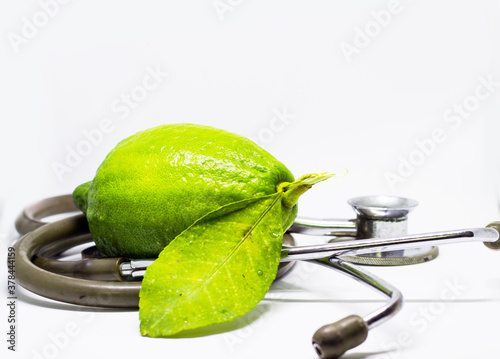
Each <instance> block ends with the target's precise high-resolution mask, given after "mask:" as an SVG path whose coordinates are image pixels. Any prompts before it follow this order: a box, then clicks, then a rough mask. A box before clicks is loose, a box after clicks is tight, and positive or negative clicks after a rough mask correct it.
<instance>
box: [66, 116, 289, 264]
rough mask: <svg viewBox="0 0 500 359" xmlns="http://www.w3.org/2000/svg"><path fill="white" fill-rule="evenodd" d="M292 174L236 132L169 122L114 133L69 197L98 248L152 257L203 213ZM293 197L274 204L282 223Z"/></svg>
mask: <svg viewBox="0 0 500 359" xmlns="http://www.w3.org/2000/svg"><path fill="white" fill-rule="evenodd" d="M293 181H294V178H293V175H292V173H291V172H290V171H289V170H288V169H287V168H286V167H285V166H284V165H283V164H282V163H281V162H279V161H278V160H277V159H275V158H274V157H273V156H272V155H271V154H269V153H268V152H267V151H265V150H264V149H262V148H261V147H259V146H258V145H257V144H255V143H254V142H252V141H250V140H248V139H246V138H244V137H242V136H239V135H236V134H233V133H230V132H227V131H224V130H221V129H216V128H213V127H208V126H201V125H194V124H173V125H163V126H158V127H155V128H151V129H148V130H145V131H142V132H139V133H137V134H135V135H133V136H131V137H129V138H127V139H125V140H123V141H121V142H120V143H119V144H118V145H117V146H116V147H115V148H114V149H113V150H111V152H110V153H109V154H108V155H107V156H106V158H105V159H104V161H103V162H102V164H101V165H100V166H99V168H98V169H97V172H96V174H95V177H94V179H93V180H92V181H90V182H86V183H84V184H82V185H80V186H78V187H77V188H76V189H75V191H74V192H73V200H74V202H75V204H76V205H77V207H78V208H80V209H81V210H82V211H83V212H84V213H85V215H86V217H87V220H88V222H89V228H90V232H91V234H92V237H93V239H94V241H95V243H96V245H97V248H98V250H99V252H100V253H101V254H102V255H104V256H124V257H129V258H153V257H157V256H158V254H159V253H160V252H161V251H162V250H163V249H164V248H165V247H166V246H167V245H168V244H169V242H170V241H172V240H173V239H174V238H175V237H176V236H177V235H178V234H180V233H181V232H182V231H184V230H185V229H186V228H187V227H189V226H190V225H191V224H193V223H194V222H195V221H196V220H198V219H199V218H201V217H202V216H204V215H205V214H207V213H209V212H211V211H214V210H216V209H218V208H220V207H221V206H223V205H226V204H229V203H232V202H236V201H240V200H244V199H248V198H253V197H258V196H264V195H270V194H273V193H276V192H277V190H278V188H279V186H280V184H281V186H283V184H284V183H290V182H293ZM295 202H296V201H292V202H291V203H288V202H284V203H283V204H282V207H283V211H282V213H283V214H282V216H283V218H282V222H283V228H284V229H287V228H288V227H289V226H290V225H291V224H292V223H293V220H294V219H295V216H296V214H297V205H296V204H295Z"/></svg>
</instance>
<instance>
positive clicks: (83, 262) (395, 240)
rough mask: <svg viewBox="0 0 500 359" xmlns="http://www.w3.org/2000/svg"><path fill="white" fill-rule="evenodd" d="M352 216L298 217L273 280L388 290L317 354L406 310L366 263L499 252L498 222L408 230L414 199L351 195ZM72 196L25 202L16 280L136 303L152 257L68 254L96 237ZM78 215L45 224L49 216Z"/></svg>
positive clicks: (54, 292) (42, 289)
mask: <svg viewBox="0 0 500 359" xmlns="http://www.w3.org/2000/svg"><path fill="white" fill-rule="evenodd" d="M348 203H349V204H350V205H351V206H352V208H353V209H354V211H355V212H356V218H355V219H349V220H330V219H328V220H327V219H325V220H317V219H306V218H297V220H296V221H295V223H294V224H293V225H292V227H291V228H290V229H289V231H288V232H287V233H286V234H285V236H284V245H283V248H282V251H281V263H280V266H279V269H278V273H277V276H276V279H279V278H281V277H283V276H284V275H285V274H287V273H288V272H289V271H290V270H291V269H292V267H293V265H294V264H295V262H296V261H298V260H304V261H309V262H312V263H316V264H320V265H322V266H326V267H328V268H331V269H334V270H336V271H338V272H341V273H343V274H345V275H347V276H349V277H351V278H353V279H356V280H357V281H359V282H362V283H364V284H366V285H368V286H370V287H372V288H373V289H375V290H377V291H379V292H381V293H382V294H384V295H386V296H387V297H388V298H389V300H388V301H387V303H385V304H384V305H383V306H382V307H381V308H379V309H377V310H375V311H374V312H372V313H369V314H368V315H365V316H364V317H360V316H358V315H351V316H348V317H346V318H343V319H341V320H339V321H337V322H335V323H332V324H327V325H325V326H323V327H321V328H319V329H318V330H317V331H316V333H315V334H314V335H313V338H312V344H313V347H314V349H315V350H316V352H317V354H318V355H319V357H320V358H337V357H340V356H341V355H342V354H344V353H345V352H346V351H347V350H349V349H352V348H354V347H356V346H358V345H360V344H361V343H363V342H364V341H365V339H366V338H367V336H368V331H369V330H370V329H372V328H374V327H376V326H378V325H380V324H382V323H384V322H385V321H387V320H388V319H390V318H391V317H393V316H394V315H395V314H396V313H398V311H399V310H400V309H401V307H402V305H403V296H402V294H401V292H400V291H399V290H398V289H396V288H395V287H393V286H392V285H391V284H389V283H387V282H386V281H384V280H383V279H381V278H378V277H377V276H375V275H373V274H371V273H370V272H368V271H367V270H365V269H364V268H361V267H360V266H359V265H357V264H361V265H363V264H364V265H389V266H397V265H408V264H416V263H423V262H427V261H430V260H432V259H434V258H436V257H437V256H438V247H437V246H438V245H441V244H450V243H459V242H478V241H481V242H484V244H485V245H486V246H487V247H488V248H491V249H500V239H499V232H500V222H493V223H490V224H489V225H488V226H486V227H485V228H472V229H464V230H452V231H442V232H434V233H427V234H418V235H407V219H408V214H409V213H410V211H411V210H412V209H413V208H415V207H416V206H417V202H416V201H414V200H411V199H407V198H402V197H394V196H365V197H357V198H353V199H350V200H349V201H348ZM77 211H78V210H77V208H76V207H75V206H74V204H73V202H72V197H71V195H63V196H58V197H52V198H47V199H44V200H42V201H40V202H37V203H35V204H33V205H30V206H27V207H26V208H25V209H24V210H23V211H22V213H21V214H20V215H19V216H18V218H17V220H16V229H17V231H18V232H19V233H20V234H22V235H23V236H22V237H21V239H20V240H19V241H17V243H16V244H15V246H14V248H15V251H16V277H17V281H18V283H19V284H20V285H21V286H23V287H24V288H25V289H27V290H29V291H31V292H33V293H36V294H38V295H41V296H44V297H47V298H50V299H54V300H57V301H61V302H66V303H72V304H77V305H85V306H98V307H110V308H131V307H134V308H135V307H137V306H138V303H139V290H140V286H141V281H140V280H141V278H142V276H143V275H144V273H145V271H146V268H147V266H148V265H149V264H151V263H152V262H153V260H152V259H129V258H106V257H101V256H100V255H99V253H98V252H97V250H96V248H95V246H90V247H89V246H88V245H87V247H86V248H85V249H84V250H83V251H82V252H81V259H78V260H67V258H66V260H61V259H64V257H65V253H67V252H68V251H69V250H70V249H72V248H74V247H76V246H80V245H84V244H88V243H90V242H92V237H91V236H90V233H89V230H88V224H87V220H86V218H85V216H84V215H83V214H81V213H80V214H77ZM73 212H74V213H75V215H72V216H69V217H66V218H64V219H61V220H58V221H55V222H51V223H47V222H45V221H43V219H44V218H46V217H48V216H51V215H56V214H62V213H66V214H67V213H73ZM293 233H301V234H306V235H314V236H326V238H328V239H329V241H328V243H324V244H318V245H308V246H295V245H294V244H295V241H294V238H293V236H292V234H293Z"/></svg>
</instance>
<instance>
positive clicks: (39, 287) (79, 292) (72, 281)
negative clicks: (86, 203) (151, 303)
mask: <svg viewBox="0 0 500 359" xmlns="http://www.w3.org/2000/svg"><path fill="white" fill-rule="evenodd" d="M86 233H88V224H87V220H86V218H85V216H84V215H77V216H73V217H69V218H65V219H62V220H60V221H57V222H52V223H49V224H46V225H43V226H42V227H40V228H38V229H36V230H34V231H33V232H30V233H28V234H26V235H25V236H24V237H22V238H21V239H20V240H19V241H18V242H17V243H16V245H15V246H14V248H15V250H16V262H15V265H16V278H17V282H18V283H19V284H20V285H21V286H23V287H24V288H26V289H27V290H29V291H31V292H33V293H36V294H38V295H41V296H43V297H47V298H50V299H54V300H58V301H61V302H66V303H72V304H78V305H85V306H98V307H108V308H137V307H138V304H139V290H140V288H141V283H140V282H117V281H97V280H87V279H80V278H73V277H67V276H64V275H60V274H57V273H52V272H49V271H47V270H44V269H42V268H40V267H38V266H37V265H35V264H34V263H33V259H34V258H35V257H36V254H37V251H39V250H41V249H42V248H43V247H45V246H48V245H50V244H51V243H53V242H54V241H58V240H64V239H67V238H71V237H75V236H79V235H83V234H86Z"/></svg>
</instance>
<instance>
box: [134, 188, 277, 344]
mask: <svg viewBox="0 0 500 359" xmlns="http://www.w3.org/2000/svg"><path fill="white" fill-rule="evenodd" d="M282 197H283V192H281V191H279V192H278V193H275V194H273V195H270V196H265V197H259V198H253V199H248V200H243V201H239V202H235V203H231V204H229V205H226V206H223V207H221V208H219V209H217V210H215V211H213V212H211V213H209V214H208V215H206V216H204V217H202V218H201V219H199V220H198V221H196V222H195V223H194V224H193V225H192V226H191V227H189V228H188V229H186V230H185V231H184V232H182V233H181V234H179V235H178V236H177V237H176V238H175V239H174V240H173V241H172V242H171V243H170V244H169V245H168V246H167V247H165V249H164V250H163V251H162V252H161V254H160V256H159V257H158V259H157V260H156V261H155V262H154V263H153V264H152V265H150V266H149V267H148V269H147V270H146V274H145V276H144V279H143V281H142V286H141V291H140V301H139V308H140V309H139V318H140V320H141V334H142V335H149V336H151V337H162V336H169V335H173V334H175V333H178V332H180V331H183V330H187V329H194V328H198V327H203V326H207V325H210V324H215V323H223V322H227V321H230V320H233V319H234V318H236V317H239V316H241V315H243V314H245V313H247V312H248V311H249V310H251V309H252V308H254V307H255V306H256V305H257V304H258V303H259V301H260V300H262V298H264V296H265V294H266V292H267V290H268V289H269V287H270V285H271V283H272V282H273V280H274V278H275V276H276V273H277V269H278V264H279V260H280V253H281V246H282V241H283V228H282V215H281V214H282V212H281V211H282V205H281V202H282V201H281V200H282Z"/></svg>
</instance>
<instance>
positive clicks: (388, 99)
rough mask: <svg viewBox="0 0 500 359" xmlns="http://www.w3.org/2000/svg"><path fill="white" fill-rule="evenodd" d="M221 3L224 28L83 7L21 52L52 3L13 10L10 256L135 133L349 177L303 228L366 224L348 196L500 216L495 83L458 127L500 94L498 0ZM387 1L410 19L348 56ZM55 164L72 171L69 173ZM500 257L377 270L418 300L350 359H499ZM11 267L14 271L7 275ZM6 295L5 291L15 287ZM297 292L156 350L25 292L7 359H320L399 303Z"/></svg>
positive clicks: (8, 116) (446, 216) (181, 9)
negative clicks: (166, 129) (247, 143)
mask: <svg viewBox="0 0 500 359" xmlns="http://www.w3.org/2000/svg"><path fill="white" fill-rule="evenodd" d="M42 2H43V3H45V2H44V1H42ZM215 3H217V4H220V3H225V4H229V5H227V6H229V8H231V9H232V10H231V11H229V10H228V11H227V12H224V13H223V14H222V18H221V17H220V16H219V15H218V13H217V11H216V10H215V8H214V6H213V4H214V2H213V1H203V2H202V1H198V2H194V3H193V2H176V4H175V5H174V4H163V3H161V4H160V2H156V3H153V2H148V3H144V2H132V1H108V2H106V3H105V4H103V3H102V2H98V1H86V2H81V1H72V2H69V3H68V4H66V5H61V6H60V7H59V10H58V12H57V13H55V14H54V16H53V17H50V18H47V19H48V21H47V25H46V26H43V27H40V28H39V29H38V32H37V33H36V34H34V36H32V37H31V38H30V39H27V40H26V41H25V43H22V44H20V45H19V48H18V50H19V52H18V53H16V51H15V48H14V46H12V44H11V42H10V39H11V38H12V36H14V35H12V34H17V35H19V36H20V35H22V30H23V26H24V25H23V24H24V20H23V19H24V18H28V19H32V17H33V16H34V15H35V16H40V15H37V14H39V12H40V11H41V10H40V9H41V7H40V4H39V3H38V2H36V1H31V2H19V3H14V2H9V3H3V4H2V5H0V22H1V23H2V30H1V31H2V34H3V39H4V41H3V42H2V43H1V44H0V52H1V57H0V58H1V59H2V60H1V61H2V66H1V68H0V78H1V79H2V80H1V82H0V91H1V95H2V98H3V99H4V101H2V106H0V118H1V124H2V129H1V131H0V156H1V157H0V158H1V160H2V163H1V164H2V179H1V187H0V188H1V190H0V200H1V202H0V214H1V219H2V222H1V228H0V231H1V232H0V234H1V236H2V241H3V245H2V253H1V257H2V258H5V257H6V248H7V246H8V245H9V244H10V243H11V242H12V241H13V240H14V239H15V238H16V235H15V233H14V229H13V220H14V218H15V216H16V215H17V213H18V212H19V210H21V208H22V207H23V206H25V205H26V204H28V203H31V202H33V201H36V200H38V199H41V198H44V197H47V196H52V195H57V194H64V193H69V192H71V191H72V190H73V189H74V187H76V186H77V185H78V184H80V183H81V182H84V181H87V180H89V179H90V178H92V176H93V173H94V172H95V170H96V168H97V166H98V165H99V164H100V162H101V161H102V159H103V158H104V156H105V155H106V153H107V152H108V151H109V150H110V149H111V148H113V147H114V145H115V144H116V143H117V142H118V141H119V140H121V139H123V138H125V137H126V136H129V135H131V134H133V133H135V132H137V131H139V130H143V129H146V128H149V127H152V126H156V125H159V124H163V123H175V122H195V123H201V124H207V125H212V126H215V127H220V128H224V129H227V130H230V131H233V132H237V133H239V134H242V135H244V136H247V137H251V138H256V140H257V142H259V143H260V144H263V145H265V147H266V148H267V149H268V150H269V151H270V152H271V153H273V154H274V155H275V156H276V157H277V158H278V159H280V160H281V161H282V162H284V163H285V164H286V165H287V166H288V167H289V168H290V169H291V170H292V171H293V172H294V174H296V176H299V175H301V174H303V173H308V172H316V171H329V170H332V169H333V170H335V169H338V168H347V169H348V170H349V174H348V175H347V176H345V177H343V178H338V179H334V180H331V181H328V182H325V183H323V184H321V185H318V186H317V188H315V189H314V190H312V191H310V193H308V194H307V195H305V196H304V197H303V199H302V200H301V214H302V215H308V216H334V217H351V216H352V213H351V210H350V209H349V208H348V206H347V205H346V204H345V201H346V200H347V199H348V198H349V197H352V196H358V195H364V194H373V193H389V194H398V195H403V196H407V197H412V198H415V199H417V200H419V202H420V206H419V207H418V209H417V210H415V212H414V213H413V214H412V215H411V218H410V231H411V232H412V233H417V232H427V231H434V230H439V229H453V228H462V227H464V228H465V227H469V226H472V227H478V226H483V225H485V224H487V223H489V222H490V221H492V220H495V219H497V218H498V214H499V213H498V206H497V202H496V199H495V185H494V184H495V183H500V181H499V180H498V178H497V179H496V180H495V177H494V175H495V173H496V172H498V166H497V167H496V169H497V170H495V169H494V167H492V166H487V164H492V163H500V162H499V160H498V156H497V153H494V152H493V151H491V150H490V149H491V148H492V147H494V146H493V145H491V146H492V147H491V148H490V147H488V146H489V145H487V143H486V140H487V139H488V140H490V139H491V140H494V139H495V136H496V137H497V138H498V135H499V134H498V133H496V132H494V130H493V128H494V126H496V125H497V124H498V121H499V102H500V101H499V98H500V97H499V96H500V95H499V92H500V91H499V90H500V87H498V86H496V85H495V86H493V87H492V90H491V91H490V92H484V88H483V92H482V94H483V95H485V94H486V95H487V94H489V96H487V98H484V99H483V100H478V101H477V104H475V103H474V102H471V103H470V104H469V106H471V105H474V106H476V107H475V108H474V111H472V113H471V114H470V116H468V117H465V116H462V117H454V118H453V119H450V118H449V117H448V118H449V120H448V121H447V120H446V119H445V118H444V115H445V114H446V113H448V112H447V111H448V110H451V111H453V109H454V105H455V104H462V103H463V102H464V101H467V99H469V100H470V101H474V100H473V99H470V98H469V96H473V95H474V94H475V91H476V89H477V87H478V86H480V84H481V83H482V82H481V81H483V82H484V81H485V80H487V79H488V78H489V77H490V76H491V77H492V78H493V79H494V81H497V82H498V81H500V71H499V67H498V66H499V64H500V56H499V53H500V51H499V46H500V45H499V44H500V27H499V16H500V3H499V2H498V1H496V0H483V1H472V0H470V1H451V0H450V1H439V2H435V1H419V2H417V1H401V3H400V4H399V5H398V6H395V7H394V5H393V4H395V2H390V1H362V2H355V4H354V3H353V4H350V3H348V2H345V1H344V2H330V1H325V0H323V1H315V2H302V1H289V0H288V1H284V0H283V1H273V2H266V1H251V2H247V1H235V0H231V1H230V0H221V1H220V2H215ZM229 8H227V9H229ZM388 8H391V9H394V8H395V9H396V11H395V12H397V13H393V14H392V15H391V19H390V21H389V20H387V22H386V26H385V27H383V28H382V27H380V29H381V31H380V33H379V34H378V35H376V36H373V37H372V38H371V39H370V42H369V43H368V44H367V45H366V46H365V47H363V48H358V52H359V53H357V54H354V55H352V57H351V60H352V61H351V62H349V61H347V60H348V59H347V58H346V57H345V56H344V55H343V52H342V50H341V46H344V47H345V44H344V45H342V44H343V43H346V44H350V45H352V44H353V41H354V37H355V35H356V33H357V28H359V29H365V28H366V26H368V27H370V26H375V27H374V28H373V29H372V31H376V25H373V21H374V15H373V13H372V11H375V12H377V13H379V14H380V12H381V11H382V9H388ZM53 11H54V12H55V10H54V8H53ZM40 19H41V20H40ZM40 19H39V21H43V16H42V17H41V18H40ZM370 24H371V25H370ZM157 67H159V69H160V72H168V73H169V75H168V76H159V77H158V79H157V82H156V84H157V86H156V87H155V88H154V89H151V90H150V91H146V92H145V93H141V92H140V91H141V90H140V89H137V86H142V83H143V79H144V77H145V76H147V74H148V71H149V72H151V71H153V70H154V69H156V68H157ZM152 69H153V70H152ZM148 81H151V79H149V80H148ZM148 84H149V85H151V86H154V85H155V83H154V82H149V83H148ZM133 91H136V96H137V95H139V96H140V95H141V94H142V95H144V97H146V98H145V99H144V100H143V101H142V102H140V103H138V105H137V107H136V108H129V112H126V110H125V109H124V108H123V107H122V108H121V110H118V108H117V107H116V106H117V105H116V101H117V100H118V101H120V99H121V96H122V94H125V95H126V94H130V93H131V92H133ZM483 97H484V96H483ZM113 106H114V107H113ZM120 106H123V104H120ZM113 109H114V110H113ZM276 111H278V112H281V113H283V112H284V113H286V114H287V115H286V116H287V117H286V118H287V119H288V120H289V124H287V125H285V126H278V127H273V124H274V125H276V124H278V125H280V123H279V122H277V120H274V119H273V118H274V116H276V114H275V113H276ZM455 116H456V114H455ZM103 119H108V120H109V121H110V123H111V124H112V130H111V131H109V133H106V134H104V135H103V137H102V141H100V142H99V143H97V144H95V145H92V146H91V147H90V150H89V154H88V155H86V156H83V157H82V159H81V161H80V163H78V164H76V163H68V162H66V160H67V157H68V156H71V155H70V153H71V152H72V151H76V150H77V149H78V146H79V145H80V146H82V145H81V143H82V141H84V140H85V139H86V137H85V133H89V132H92V131H93V130H94V129H96V128H98V127H99V125H100V124H102V121H103ZM273 128H274V132H273V131H272V129H273ZM439 129H441V132H439V131H440V130H439ZM270 131H271V132H270ZM436 131H437V133H438V135H436ZM497 131H498V128H497ZM266 134H267V135H268V136H271V137H272V138H271V137H269V138H267V137H265V136H266ZM432 134H434V136H435V138H437V139H438V140H439V143H435V146H433V147H428V151H427V152H428V153H427V154H426V155H425V156H424V157H423V158H422V160H421V161H420V162H419V163H418V165H417V166H414V167H415V168H414V169H413V171H412V172H411V171H410V170H409V169H408V168H406V172H404V170H405V169H404V168H402V167H401V166H403V165H402V163H403V162H404V161H408V160H409V158H410V157H411V156H412V153H415V151H418V150H419V147H418V145H417V144H416V142H422V141H424V140H425V139H428V138H430V137H431V136H432ZM490 144H491V143H490ZM414 156H418V155H414ZM415 158H416V157H415ZM415 158H414V160H415ZM495 158H496V162H494V160H495ZM417 160H418V158H417ZM54 163H59V164H62V165H66V166H68V172H67V173H64V174H62V175H59V176H58V175H57V174H56V172H55V171H54V169H53V166H54ZM398 168H399V169H398ZM401 170H403V172H401ZM409 172H411V173H409ZM388 173H392V174H396V175H400V176H401V177H402V181H401V183H398V184H396V185H395V186H391V185H390V184H389V182H388V180H387V178H386V176H387V174H388ZM499 255H500V253H495V252H492V251H489V250H488V249H486V248H484V247H483V246H482V245H469V244H463V245H457V246H449V247H445V248H442V249H441V255H440V257H439V258H438V259H437V260H436V261H434V262H431V263H427V264H424V265H421V266H411V267H404V268H372V270H373V272H374V273H376V274H378V275H380V276H382V277H383V278H385V279H386V280H388V281H389V282H391V283H393V284H394V285H396V286H397V287H398V288H400V289H401V290H402V292H403V294H404V296H405V299H406V302H405V305H404V308H403V310H402V312H401V313H400V314H398V315H397V316H396V317H395V318H394V319H393V320H391V321H389V322H387V323H386V324H384V325H382V326H380V327H378V328H376V329H374V330H373V331H372V332H370V334H369V338H368V340H367V342H366V343H365V344H363V345H362V346H361V347H359V348H357V349H355V350H353V351H352V352H351V353H350V354H348V355H346V356H345V357H346V358H379V359H382V358H391V359H393V358H410V359H411V358H421V357H423V356H425V357H428V358H441V357H446V358H470V357H481V358H498V357H499V356H500V349H498V345H497V344H496V341H495V340H496V339H497V338H498V333H497V330H498V322H499V321H500V310H499V305H500V258H499ZM2 273H4V274H3V278H6V272H5V268H4V269H2ZM2 283H4V285H3V286H2V287H3V288H2V291H3V293H4V297H6V294H5V290H6V289H5V285H6V279H3V280H2ZM285 283H288V285H285V284H281V285H280V286H275V287H273V288H272V290H271V292H270V294H269V296H268V297H269V298H268V299H267V300H265V301H263V302H262V303H261V304H260V305H259V307H258V309H257V310H256V311H254V312H252V313H249V315H247V316H246V317H244V318H241V319H239V320H237V321H236V322H235V323H231V324H228V325H226V326H223V327H222V328H220V329H218V331H219V333H217V334H212V335H206V336H200V337H197V338H186V339H150V338H143V337H141V336H140V334H139V322H138V315H137V312H136V311H96V312H90V313H89V312H81V311H78V310H75V309H74V308H73V307H70V306H66V305H60V304H57V303H51V302H49V301H47V300H44V299H42V298H38V297H33V296H32V295H30V294H29V293H26V292H24V291H23V290H22V289H21V288H18V291H19V295H20V299H19V301H18V307H17V310H18V311H17V316H18V323H19V327H18V343H17V348H18V351H17V352H16V353H11V352H10V351H8V350H7V349H6V344H5V341H3V342H4V344H3V347H2V348H1V350H2V351H3V352H6V353H7V354H8V357H9V358H11V357H12V358H37V354H36V353H39V354H40V355H42V356H43V357H45V358H70V357H71V358H87V357H89V356H95V355H98V356H99V357H105V356H113V357H121V358H129V357H134V356H136V357H139V356H141V357H143V356H153V355H155V356H156V355H162V356H168V357H181V356H182V357H185V358H195V357H200V356H204V357H209V358H241V359H243V358H253V357H266V358H270V357H287V358H314V357H315V353H314V351H313V349H312V347H311V345H310V338H311V336H312V334H313V333H314V331H315V330H316V329H317V328H318V327H319V326H321V325H322V324H325V323H327V322H332V321H335V320H338V319H340V318H342V317H344V316H346V315H348V314H352V313H358V314H366V313H368V312H369V311H370V310H372V309H374V308H376V307H377V306H378V305H380V303H381V300H382V298H381V297H380V296H378V295H377V294H374V293H372V292H371V291H370V290H368V289H366V288H364V287H360V286H359V284H357V283H354V282H352V281H348V280H347V279H346V278H343V277H341V276H340V275H338V274H333V273H329V272H328V271H325V270H322V269H317V270H313V271H312V272H311V270H310V269H309V268H307V267H306V268H305V269H303V270H302V271H296V273H295V274H293V275H292V276H290V277H289V278H287V279H286V281H285ZM449 283H455V286H456V287H457V286H458V288H459V289H458V292H457V295H456V298H455V300H449V301H442V300H441V299H442V298H441V295H442V293H443V291H444V290H445V289H446V288H447V286H449V285H450V284H449ZM276 297H278V298H277V299H276ZM273 298H274V299H273ZM2 308H3V309H2V311H0V316H1V321H2V322H3V323H4V324H3V327H2V332H4V331H6V330H7V323H6V317H7V312H6V306H2ZM260 313H263V314H260ZM426 313H430V314H426ZM259 314H260V316H259ZM252 320H253V321H252ZM247 323H248V324H247ZM68 325H69V330H70V331H72V333H74V334H75V335H74V336H72V337H71V338H70V339H69V340H68V341H61V342H59V346H60V348H57V346H56V345H57V343H58V340H57V339H55V338H62V337H63V335H61V333H62V332H64V331H67V330H68ZM59 340H62V339H59ZM53 348H56V350H51V349H53ZM2 357H4V356H3V354H2Z"/></svg>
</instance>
